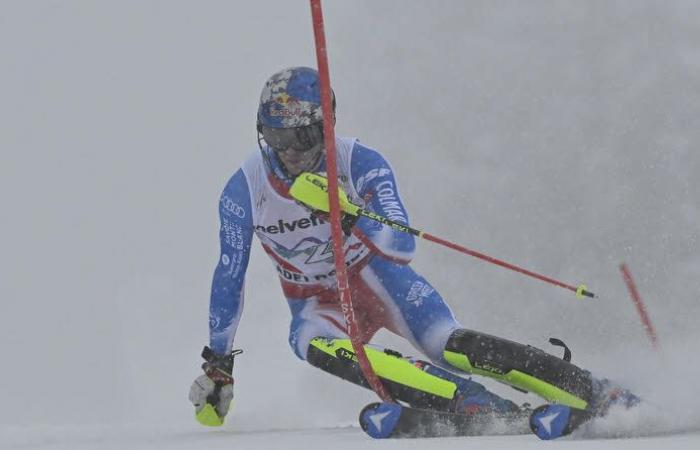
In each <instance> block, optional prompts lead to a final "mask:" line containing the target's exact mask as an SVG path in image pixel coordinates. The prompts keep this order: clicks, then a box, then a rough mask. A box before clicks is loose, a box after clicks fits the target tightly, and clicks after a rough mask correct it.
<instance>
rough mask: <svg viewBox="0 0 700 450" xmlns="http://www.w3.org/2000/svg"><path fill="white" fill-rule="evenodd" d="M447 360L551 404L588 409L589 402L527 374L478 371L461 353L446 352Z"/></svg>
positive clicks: (514, 371) (513, 371) (467, 370)
mask: <svg viewBox="0 0 700 450" xmlns="http://www.w3.org/2000/svg"><path fill="white" fill-rule="evenodd" d="M443 356H444V357H445V360H446V361H447V362H449V363H450V364H452V365H453V366H455V367H457V368H458V369H461V370H464V371H465V372H469V373H473V374H475V375H482V376H485V377H489V378H493V379H495V380H498V381H500V382H502V383H505V384H508V385H510V386H514V387H516V388H519V389H523V390H525V391H528V392H532V393H535V394H537V395H539V396H540V397H542V398H544V399H545V400H548V401H550V402H555V403H559V404H562V405H567V406H571V407H572V408H578V409H586V407H587V406H588V402H586V401H585V400H583V399H581V398H579V397H577V396H575V395H573V394H570V393H568V392H566V391H565V390H563V389H561V388H558V387H556V386H554V385H552V384H549V383H547V382H546V381H542V380H540V379H538V378H535V377H533V376H532V375H528V374H526V373H523V372H520V371H518V370H511V371H510V372H507V373H504V374H502V373H496V372H491V371H488V370H483V369H477V368H476V367H474V366H472V364H471V362H470V361H469V358H467V356H466V355H463V354H461V353H455V352H450V351H447V350H446V351H445V352H444V353H443Z"/></svg>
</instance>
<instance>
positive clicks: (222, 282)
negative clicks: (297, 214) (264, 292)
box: [209, 170, 253, 355]
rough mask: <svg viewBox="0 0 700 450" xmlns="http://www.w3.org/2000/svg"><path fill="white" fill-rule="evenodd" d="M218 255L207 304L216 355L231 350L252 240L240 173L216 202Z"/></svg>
mask: <svg viewBox="0 0 700 450" xmlns="http://www.w3.org/2000/svg"><path fill="white" fill-rule="evenodd" d="M219 217H220V219H221V228H220V230H219V239H220V241H221V256H220V257H219V263H218V264H217V266H216V270H215V271H214V280H213V281H212V287H211V299H210V302H209V346H210V347H211V349H212V350H214V352H216V353H218V354H220V355H221V354H225V353H229V352H230V351H231V348H232V347H233V337H234V335H235V334H236V329H237V328H238V322H239V320H240V317H241V312H242V311H243V287H244V283H245V273H246V269H247V268H248V259H249V257H250V244H251V241H252V239H253V218H252V208H251V205H250V194H249V189H248V182H247V181H246V178H245V175H244V174H243V171H242V170H238V172H236V173H235V174H234V175H233V177H231V179H230V180H229V182H228V184H227V185H226V188H225V189H224V192H223V193H222V194H221V199H220V200H219Z"/></svg>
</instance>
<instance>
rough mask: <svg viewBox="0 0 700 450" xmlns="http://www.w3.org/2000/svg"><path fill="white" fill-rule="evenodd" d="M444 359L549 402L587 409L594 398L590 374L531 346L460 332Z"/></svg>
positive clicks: (480, 334)
mask: <svg viewBox="0 0 700 450" xmlns="http://www.w3.org/2000/svg"><path fill="white" fill-rule="evenodd" d="M443 356H444V358H445V360H446V361H447V362H448V363H450V364H451V365H452V366H454V367H456V368H458V369H460V370H463V371H465V372H468V373H473V374H476V375H482V376H486V377H489V378H493V379H496V380H498V381H500V382H502V383H505V384H508V385H510V386H513V387H514V388H516V389H519V390H524V391H527V392H532V393H534V394H537V395H539V396H540V397H542V398H544V399H546V400H548V401H550V402H555V403H561V404H564V405H568V406H571V407H574V408H579V409H586V408H587V407H588V406H589V403H590V402H591V400H592V397H593V392H592V378H591V374H590V372H588V371H586V370H583V369H581V368H579V367H577V366H575V365H573V364H571V363H570V362H568V361H565V360H563V359H559V358H557V357H556V356H553V355H550V354H548V353H546V352H544V351H542V350H540V349H538V348H535V347H532V346H529V345H523V344H519V343H517V342H513V341H509V340H507V339H502V338H499V337H496V336H491V335H488V334H484V333H479V332H476V331H471V330H466V329H461V330H457V331H455V332H454V333H452V335H451V336H450V338H449V339H448V341H447V345H446V346H445V351H444V353H443Z"/></svg>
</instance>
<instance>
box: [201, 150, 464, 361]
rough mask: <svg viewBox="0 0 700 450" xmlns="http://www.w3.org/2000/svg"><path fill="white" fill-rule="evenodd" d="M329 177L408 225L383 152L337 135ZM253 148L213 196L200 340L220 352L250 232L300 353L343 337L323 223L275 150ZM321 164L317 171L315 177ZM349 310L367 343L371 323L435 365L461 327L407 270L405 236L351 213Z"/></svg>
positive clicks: (230, 329)
mask: <svg viewBox="0 0 700 450" xmlns="http://www.w3.org/2000/svg"><path fill="white" fill-rule="evenodd" d="M336 147H337V166H338V178H339V183H340V185H341V186H342V188H343V189H344V191H345V192H346V193H347V194H348V197H349V199H350V201H351V202H353V203H355V204H357V205H360V206H362V207H363V208H365V209H368V210H371V211H374V212H375V213H377V214H380V215H382V216H385V217H388V218H390V219H392V220H395V221H397V222H401V223H404V224H408V214H407V213H406V210H405V208H404V206H403V203H402V202H401V198H400V197H399V191H398V186H397V183H396V179H395V178H394V172H393V170H392V168H391V166H390V165H389V163H388V162H387V161H386V160H385V159H384V157H383V156H382V155H381V154H380V153H379V152H377V151H376V150H373V149H371V148H368V147H366V146H364V145H362V144H360V143H359V142H358V140H357V139H354V138H337V139H336ZM264 151H265V154H266V155H267V158H268V159H269V164H266V163H265V161H264V158H263V155H262V153H261V152H260V151H257V152H255V154H254V155H252V156H251V157H250V158H249V159H248V160H247V161H246V162H245V163H244V164H243V166H242V167H241V168H240V169H239V170H238V171H237V172H236V173H235V174H234V175H233V177H231V179H230V180H229V182H228V183H227V185H226V187H225V189H224V191H223V193H222V195H221V199H220V205H219V213H220V218H221V229H220V240H221V256H220V258H219V263H218V265H217V267H216V270H215V272H214V279H213V283H212V290H211V300H210V321H209V327H210V346H211V348H212V349H213V350H214V351H215V352H217V353H219V354H224V353H227V352H230V351H231V349H232V347H233V340H234V336H235V333H236V329H237V327H238V324H239V320H240V318H241V312H242V310H243V297H244V289H243V288H244V281H245V273H246V269H247V267H248V260H249V255H250V247H251V241H252V238H253V234H256V235H257V237H258V239H259V240H260V243H261V244H262V246H263V248H264V250H265V251H266V252H267V254H268V255H269V256H270V258H271V259H272V262H273V264H275V266H276V268H277V272H278V275H279V279H280V282H281V284H282V290H283V292H284V294H285V296H286V298H287V302H288V304H289V308H290V310H291V313H292V321H291V326H290V333H289V343H290V345H291V346H292V349H293V350H294V352H295V353H296V355H297V356H298V357H299V358H302V359H305V358H306V351H307V348H308V344H309V341H310V340H311V339H313V338H315V337H319V336H322V337H329V338H345V337H347V334H346V326H345V320H344V318H343V314H342V313H341V310H340V305H339V299H338V293H337V289H336V278H335V269H334V260H333V254H332V250H331V248H332V243H331V230H330V225H329V223H327V222H325V221H324V220H322V219H320V218H317V217H316V216H313V215H311V214H310V212H309V210H307V209H306V208H304V207H303V206H301V205H299V204H298V203H297V202H296V201H294V200H293V199H292V198H291V197H290V196H289V193H288V189H289V186H290V184H291V180H290V179H289V178H288V177H287V176H286V175H285V174H284V172H283V171H282V170H281V168H280V167H281V166H280V162H279V160H278V159H277V157H276V155H275V153H274V152H273V151H271V150H269V149H265V150H264ZM325 171H326V166H325V161H324V162H322V163H321V166H320V168H319V169H318V170H317V173H320V174H324V175H325ZM343 248H344V254H345V262H346V265H347V267H348V277H349V285H350V289H351V295H352V298H353V304H354V305H355V316H356V319H357V321H358V322H359V324H360V327H361V329H362V330H363V338H364V340H365V341H368V340H369V339H370V338H371V337H372V335H374V333H376V332H377V331H378V330H379V329H380V328H386V329H388V330H390V331H392V332H393V333H396V334H398V335H400V336H402V337H404V338H405V339H407V340H409V341H410V342H411V343H412V344H413V345H414V346H415V347H416V348H417V349H418V350H420V351H421V352H422V353H424V354H425V355H426V356H428V357H429V358H430V359H431V360H433V361H435V362H438V361H440V362H442V361H443V360H442V351H443V349H444V346H445V344H446V342H447V339H448V337H449V335H450V334H451V333H452V332H453V331H454V330H455V329H457V328H461V325H460V324H459V323H458V322H457V321H456V319H455V318H454V315H453V314H452V312H451V311H450V309H449V307H448V306H447V305H446V303H445V302H444V301H443V299H442V297H441V296H440V294H439V293H438V292H437V291H436V290H435V289H434V288H433V287H432V286H431V285H430V283H428V281H427V280H425V278H423V277H421V276H420V275H418V274H417V273H416V272H414V271H413V269H411V267H410V266H409V265H408V263H409V262H410V261H411V258H412V256H413V252H414V249H415V241H414V237H413V236H412V235H410V234H407V233H402V232H399V231H396V230H394V229H392V228H390V227H387V226H384V225H381V224H379V223H377V222H374V221H371V220H369V219H367V218H364V217H362V218H360V219H359V220H358V221H357V223H356V225H355V226H354V227H353V229H352V234H351V235H350V236H348V237H347V239H346V240H345V242H344V245H343Z"/></svg>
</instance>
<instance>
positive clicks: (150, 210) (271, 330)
mask: <svg viewBox="0 0 700 450" xmlns="http://www.w3.org/2000/svg"><path fill="white" fill-rule="evenodd" d="M324 13H325V20H326V32H327V39H328V52H329V56H330V69H331V80H332V84H333V88H334V90H335V93H336V95H337V99H338V111H337V114H338V124H337V131H336V132H337V133H338V134H339V135H347V136H357V137H359V138H360V139H361V140H362V142H363V143H365V144H367V145H369V146H372V147H375V148H377V149H379V150H380V151H382V152H383V153H384V154H385V156H386V157H387V158H388V159H389V160H390V161H391V163H392V165H393V166H394V168H395V170H396V172H397V177H398V180H399V183H400V188H401V193H402V196H403V200H404V202H405V204H406V206H407V208H408V210H409V214H410V216H411V221H412V225H413V226H415V227H418V228H421V229H424V230H426V231H428V232H431V233H433V234H436V235H438V236H441V237H444V238H446V239H449V240H452V241H454V242H457V243H461V244H463V245H465V246H467V247H470V248H473V249H475V250H479V251H482V252H485V253H487V254H490V255H492V256H495V257H498V258H501V259H504V260H506V261H509V262H512V263H515V264H518V265H522V266H524V267H526V268H529V269H531V270H534V271H537V272H540V273H543V274H545V275H548V276H552V277H555V278H558V279H561V280H562V281H564V282H567V283H569V284H573V285H577V284H579V283H586V284H587V285H588V287H589V289H590V290H592V291H593V292H595V293H597V294H598V295H599V296H600V299H595V300H590V299H586V300H583V301H581V300H578V299H576V298H575V296H574V295H573V293H570V292H569V291H566V290H563V289H559V288H556V287H553V286H550V285H547V284H545V283H542V282H539V281H536V280H531V279H528V278H526V277H523V276H521V275H518V274H515V273H512V272H510V271H506V270H504V269H502V268H499V267H496V266H493V265H489V264H487V263H484V262H481V261H478V260H474V259H472V258H469V257H467V256H464V255H461V254H457V253H454V252H452V251H450V250H448V249H444V248H441V247H438V246H435V245H434V244H431V243H428V242H420V243H419V249H418V252H417V256H416V259H415V262H414V267H415V268H416V270H418V271H419V272H421V273H422V274H423V275H425V276H426V277H427V278H428V279H429V280H431V282H432V283H433V284H434V285H435V287H436V288H437V289H438V290H439V291H440V292H441V293H442V295H443V296H444V297H445V298H446V299H447V300H448V301H449V303H450V304H451V306H452V308H453V310H454V312H455V314H456V316H457V317H458V318H459V319H460V320H461V321H462V322H463V323H464V325H465V326H467V327H470V328H474V329H478V330H482V331H485V332H489V333H492V334H498V335H501V336H503V337H507V338H510V339H514V340H518V341H521V342H524V343H529V344H532V345H535V346H538V347H541V348H544V349H546V350H549V351H553V352H556V353H557V354H558V352H559V350H558V349H556V348H553V347H550V346H549V344H547V339H548V338H549V337H551V336H555V337H558V338H561V339H564V340H565V341H566V342H567V344H568V345H569V346H570V347H571V348H572V350H573V355H574V362H577V363H579V364H581V365H583V366H584V367H587V368H589V369H591V370H593V371H595V372H597V373H602V374H607V375H610V376H613V377H616V378H618V379H621V380H623V381H624V382H625V383H626V384H627V385H628V386H631V387H633V388H635V389H636V390H637V391H638V392H640V393H642V394H643V395H645V396H646V397H648V398H659V397H660V398H662V399H665V398H669V397H670V398H673V399H674V400H678V401H681V400H682V399H684V398H685V399H689V398H696V397H697V394H698V388H697V387H696V386H695V380H696V378H697V376H698V375H699V374H700V367H699V364H698V362H697V361H696V360H695V359H694V358H693V357H692V354H695V352H696V349H694V346H695V345H696V344H697V342H698V338H699V337H700V332H698V330H697V323H698V315H699V313H700V304H699V301H698V294H699V293H700V256H699V253H698V222H699V221H700V206H699V205H698V200H699V193H700V186H699V185H700V183H699V182H698V178H697V174H698V173H699V172H700V154H699V153H698V151H697V142H698V141H699V138H700V127H698V116H699V113H700V77H698V73H699V71H700V47H698V45H697V43H698V42H700V4H698V3H697V2H695V1H692V0H688V1H668V2H661V1H610V0H605V1H603V0H598V1H587V2H578V1H530V2H519V1H515V0H513V1H499V2H492V1H469V2H465V1H456V0H455V1H442V2H430V1H411V2H406V1H398V0H394V1H388V0H384V1H370V0H366V1H353V2H341V1H326V2H324ZM295 65H307V66H312V67H315V66H316V59H315V53H314V49H313V34H312V28H311V20H310V11H309V6H308V2H307V1H303V0H295V1H274V2H273V1H257V2H228V1H206V2H186V1H142V0H138V1H136V0H125V1H119V2H108V1H87V0H86V1H49V0H42V1H39V0H31V1H20V0H2V1H0V152H1V153H0V154H1V159H0V214H1V217H2V220H1V221H0V223H1V226H2V233H0V244H1V245H0V249H1V250H0V255H1V257H0V280H1V282H0V355H2V375H1V377H2V382H1V383H0V398H1V399H3V401H4V403H5V407H3V408H0V428H2V427H6V428H7V427H16V426H34V425H47V426H48V425H70V424H86V423H87V424H115V423H117V424H130V423H139V424H143V423H149V424H150V423H153V424H156V423H158V424H167V425H169V426H170V425H172V426H175V425H180V424H181V425H182V426H183V427H185V426H186V427H190V428H192V429H194V428H195V427H197V424H196V423H195V422H194V420H193V408H192V407H191V405H190V403H189V402H188V400H187V393H188V390H189V386H190V383H191V382H192V380H193V379H194V377H195V376H197V375H198V374H199V373H200V369H199V365H200V364H201V358H200V356H199V353H200V351H201V349H202V346H203V345H205V344H206V343H207V339H208V332H207V314H208V301H209V287H210V283H211V276H212V273H213V270H214V267H215V264H216V261H217V258H218V252H219V246H218V214H217V206H218V197H219V194H220V192H221V190H222V188H223V187H224V185H225V183H226V181H227V180H228V178H229V177H230V176H231V175H232V174H233V173H234V172H235V170H236V169H237V168H238V166H239V165H240V164H241V163H242V162H243V161H244V160H245V159H246V158H247V156H248V155H249V154H250V153H251V152H252V151H255V150H256V148H257V147H256V141H255V114H256V110H257V100H258V96H259V93H260V89H261V87H262V85H263V83H264V81H265V80H266V79H267V77H268V76H269V75H270V74H272V73H273V72H276V71H277V70H279V69H281V68H284V67H287V66H295ZM621 261H627V262H628V264H629V265H630V268H631V270H632V273H633V275H634V276H635V278H636V280H637V283H638V287H639V289H640V292H641V294H642V296H643V298H644V299H645V301H646V303H647V308H648V310H649V313H650V315H651V318H652V320H653V321H654V323H655V325H656V328H657V331H658V333H659V341H660V344H661V346H662V347H663V349H664V350H665V352H664V353H663V354H662V355H658V354H655V353H654V352H652V351H651V349H650V346H649V343H648V340H647V337H646V335H645V334H644V332H643V330H642V328H641V326H640V323H639V319H638V317H637V315H636V311H635V309H634V307H633V305H632V302H631V301H630V300H629V298H628V295H627V292H626V290H625V287H624V284H623V282H622V279H621V277H620V274H619V272H618V268H617V266H618V264H619V263H620V262H621ZM288 320H289V312H288V309H287V306H286V302H285V301H284V298H283V297H282V293H281V289H280V288H279V287H278V283H277V278H276V273H275V271H274V268H273V266H272V265H271V264H270V262H269V261H268V258H267V256H266V255H264V254H263V253H262V252H261V251H260V248H259V244H258V243H257V241H256V242H255V243H254V252H253V255H252V257H251V265H250V268H249V271H248V276H247V284H246V307H245V310H244V314H243V319H242V322H241V326H240V328H239V331H238V334H237V337H236V341H235V346H236V348H239V347H240V348H243V349H244V350H245V353H244V354H243V355H241V356H240V357H239V359H237V360H236V368H235V372H234V376H235V379H236V387H235V395H236V398H235V403H236V406H235V410H234V411H233V412H232V413H231V415H230V416H229V419H228V424H227V427H228V428H229V429H234V430H253V429H266V428H289V427H292V428H293V427H314V426H334V425H347V424H355V423H356V417H357V413H358V411H359V410H360V408H361V407H362V406H363V405H364V404H365V403H367V402H369V401H371V400H372V399H374V398H375V397H374V396H373V394H371V393H369V392H365V391H364V390H362V389H360V388H356V387H353V386H351V385H350V384H348V383H345V382H342V381H339V380H336V379H334V378H332V377H330V376H328V375H325V374H323V373H321V372H319V371H317V370H316V369H313V368H311V367H310V366H308V364H306V363H303V362H300V361H298V360H296V358H295V357H294V355H293V354H292V352H291V350H290V349H289V347H288V344H287V332H288ZM378 338H379V341H380V342H382V343H385V344H389V345H391V346H393V347H395V348H398V349H399V350H402V351H404V352H410V348H409V347H406V346H405V344H403V343H401V342H398V341H397V340H396V339H394V338H392V337H391V336H390V335H388V334H381V335H380V336H378ZM500 392H503V393H506V394H508V395H511V394H512V395H513V396H514V398H519V397H516V395H519V394H517V393H516V392H515V391H513V390H510V389H505V390H501V391H500ZM529 401H532V398H530V399H529ZM685 407H687V408H693V407H694V408H696V409H695V410H694V411H697V407H695V406H693V405H692V404H690V400H685ZM300 408H303V410H304V412H303V413H301V409H300ZM312 408H315V409H312ZM8 429H9V428H8Z"/></svg>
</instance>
